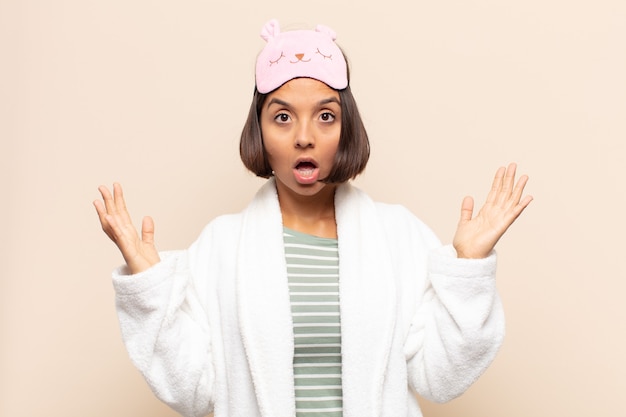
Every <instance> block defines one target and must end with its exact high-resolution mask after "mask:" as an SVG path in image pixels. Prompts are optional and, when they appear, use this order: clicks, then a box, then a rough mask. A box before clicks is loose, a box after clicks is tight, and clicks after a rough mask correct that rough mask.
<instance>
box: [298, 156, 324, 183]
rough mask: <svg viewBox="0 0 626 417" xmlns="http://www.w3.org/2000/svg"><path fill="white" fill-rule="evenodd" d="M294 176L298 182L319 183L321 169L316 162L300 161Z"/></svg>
mask: <svg viewBox="0 0 626 417" xmlns="http://www.w3.org/2000/svg"><path fill="white" fill-rule="evenodd" d="M294 174H295V176H296V179H297V180H298V182H300V183H302V184H311V183H314V182H316V181H317V177H318V175H319V169H318V167H317V164H316V163H315V162H314V161H300V162H298V163H297V164H296V166H295V167H294Z"/></svg>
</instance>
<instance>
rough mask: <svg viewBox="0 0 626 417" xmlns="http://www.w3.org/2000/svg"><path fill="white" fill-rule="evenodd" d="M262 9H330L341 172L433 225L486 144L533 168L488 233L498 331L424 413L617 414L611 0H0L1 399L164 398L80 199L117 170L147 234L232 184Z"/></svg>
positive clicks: (183, 236) (238, 181) (71, 405)
mask: <svg viewBox="0 0 626 417" xmlns="http://www.w3.org/2000/svg"><path fill="white" fill-rule="evenodd" d="M270 18H277V19H279V20H280V22H281V24H282V26H283V28H284V29H289V28H292V29H293V28H313V27H314V26H315V25H316V24H318V23H322V24H325V25H327V26H330V27H332V28H333V29H335V31H336V32H337V34H338V42H339V43H340V45H341V46H342V47H343V48H344V50H345V51H346V53H347V55H348V57H349V59H350V63H351V66H352V89H353V92H354V94H355V97H356V99H357V102H358V103H359V106H360V109H361V112H362V114H363V117H364V120H365V123H366V126H367V127H368V131H369V134H370V139H371V144H372V157H371V160H370V164H369V165H368V168H367V170H366V172H365V173H364V174H363V175H362V176H361V177H360V178H359V179H358V180H357V181H356V184H357V185H358V186H359V187H361V188H364V189H365V190H366V191H368V192H369V194H370V195H372V196H373V197H374V198H375V199H377V200H382V201H387V202H391V203H400V204H403V205H405V206H407V207H408V208H409V209H410V210H411V211H413V212H414V213H415V214H416V215H418V216H419V217H420V218H422V219H423V220H424V221H425V222H426V223H427V224H429V225H430V226H431V227H432V228H433V230H434V231H435V232H436V233H437V234H438V235H439V236H440V238H441V239H442V241H443V242H449V241H450V239H451V237H452V235H453V232H454V229H455V226H456V222H457V219H458V213H459V207H460V204H461V200H462V198H463V196H465V195H467V194H469V195H473V196H474V197H475V198H476V199H477V203H481V202H482V201H483V200H484V198H485V196H486V193H487V191H488V189H489V185H490V182H491V178H492V176H493V174H494V172H495V170H496V169H497V168H498V166H500V165H504V164H507V163H508V162H510V161H516V162H517V163H518V164H519V167H520V171H521V172H522V173H527V174H529V176H530V178H531V179H530V183H529V185H528V192H529V193H530V194H532V195H533V196H534V197H535V201H534V202H533V203H532V204H531V206H530V207H529V208H528V210H527V211H526V212H525V213H524V215H523V216H522V217H521V218H520V219H519V220H518V222H517V223H516V224H514V226H513V227H512V228H511V229H510V230H509V232H508V233H507V234H506V235H505V237H504V238H503V240H502V241H501V242H500V243H499V244H498V247H497V249H498V252H499V264H498V287H499V290H500V293H501V296H502V298H503V301H504V306H505V310H506V314H507V337H506V340H505V343H504V345H503V347H502V350H501V351H500V353H499V355H498V357H497V358H496V360H495V362H494V363H493V365H492V366H491V367H490V368H489V370H488V371H487V372H486V374H485V375H484V376H483V377H482V378H481V379H480V380H479V381H478V382H477V383H476V384H475V385H474V386H472V387H471V388H470V389H469V390H468V391H467V392H466V393H465V394H464V395H463V396H461V397H460V398H458V399H456V400H454V401H452V402H450V403H448V404H444V405H436V404H430V403H428V402H426V401H421V403H422V405H423V408H424V412H425V414H426V416H427V417H451V416H464V417H485V416H506V417H522V416H523V417H527V416H534V417H543V416H546V417H547V416H550V417H552V416H568V417H582V416H589V415H596V416H618V415H623V410H624V405H623V398H624V390H625V388H626V383H625V382H624V375H625V374H626V359H625V357H624V352H626V343H625V334H624V333H625V332H624V330H625V329H626V324H625V323H626V307H625V303H624V294H625V293H626V284H625V281H626V269H625V266H624V265H625V263H624V260H623V259H624V250H625V249H626V245H625V243H624V236H625V234H626V223H625V219H626V216H625V215H624V210H625V205H626V204H625V203H626V193H625V191H626V187H625V186H624V166H625V162H626V161H625V159H626V158H625V157H626V146H625V145H624V141H625V139H626V122H625V120H626V76H625V74H626V2H624V1H623V0H595V1H580V0H573V1H572V0H524V1H521V0H519V1H518V0H515V1H513V0H500V1H495V0H491V1H489V0H469V1H468V0H440V1H436V2H432V1H431V2H425V1H421V2H420V1H418V2H415V1H408V0H407V1H400V0H385V1H363V0H360V1H356V0H353V1H340V0H335V1H326V0H317V1H314V2H295V1H283V0H269V1H256V0H255V1H252V0H245V1H242V0H239V1H238V0H234V1H233V0H228V1H226V0H221V1H179V2H174V1H163V0H150V1H148V0H133V1H122V0H107V1H104V0H101V1H95V0H56V1H47V0H46V1H44V0H13V1H12V0H0V141H1V142H0V143H1V145H0V146H1V147H0V172H1V174H2V180H3V181H2V182H3V190H2V197H1V198H2V200H1V203H0V254H1V255H0V256H1V257H2V258H1V261H0V268H1V270H0V280H1V281H0V415H1V416H2V417H26V416H29V417H30V416H64V417H78V416H90V417H100V416H102V417H104V416H107V417H108V416H116V417H131V416H133V417H143V416H150V417H166V416H174V415H175V414H174V413H173V412H172V411H170V410H169V409H168V408H167V407H166V406H165V405H163V404H161V403H160V402H159V401H158V400H157V399H156V398H154V397H153V395H152V393H151V392H150V390H149V388H148V387H147V385H146V384H145V383H144V381H143V379H142V378H141V376H140V375H139V373H138V372H137V371H136V370H135V369H134V368H133V366H132V365H131V363H130V361H129V359H128V357H127V355H126V352H125V350H124V347H123V345H122V342H121V338H120V334H119V329H118V324H117V318H116V315H115V310H114V303H113V290H112V286H111V282H110V272H111V270H112V269H113V268H115V267H116V266H118V265H119V264H120V263H121V262H122V259H121V256H120V255H119V253H118V252H117V249H116V248H115V247H114V246H113V244H111V242H109V241H108V239H107V238H106V236H105V235H104V234H103V233H102V231H101V230H100V226H99V223H98V220H97V217H96V213H95V210H94V208H93V206H92V201H93V200H94V199H96V198H98V193H97V187H98V185H100V184H106V185H108V186H110V185H111V184H112V183H113V182H114V181H119V182H121V183H122V184H123V185H124V187H125V192H126V196H127V202H128V205H129V207H130V209H131V214H132V215H133V218H134V220H135V222H136V223H137V224H140V221H141V217H142V216H144V215H148V214H149V215H151V216H153V217H154V219H155V222H156V233H157V235H156V236H157V243H158V246H159V248H160V249H177V248H185V247H187V246H188V245H189V244H190V243H191V242H192V241H193V240H194V239H195V238H196V237H197V235H198V234H199V232H200V230H201V229H202V227H203V226H204V225H205V224H206V223H207V222H208V221H210V220H211V219H212V218H213V217H215V216H216V215H218V214H222V213H227V212H235V211H239V210H241V209H242V208H243V207H244V206H245V204H246V203H247V202H248V201H249V200H250V198H251V197H252V195H253V193H254V192H255V190H256V189H257V188H258V187H259V186H260V185H261V184H262V180H260V179H257V178H255V177H253V176H252V175H250V174H248V173H247V172H246V171H245V169H244V168H243V165H242V164H241V162H240V161H239V156H238V139H239V133H240V130H241V127H242V125H243V122H244V119H245V116H246V114H247V110H248V106H249V103H250V100H251V97H252V91H253V87H254V80H253V70H254V61H255V56H256V54H257V53H258V51H259V50H260V49H261V48H262V47H263V40H262V39H261V38H260V37H259V33H260V30H261V27H262V26H263V24H264V23H265V22H266V21H267V20H269V19H270Z"/></svg>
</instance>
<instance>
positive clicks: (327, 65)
mask: <svg viewBox="0 0 626 417" xmlns="http://www.w3.org/2000/svg"><path fill="white" fill-rule="evenodd" d="M261 37H262V38H263V39H265V40H266V41H267V45H265V48H263V50H262V51H261V53H260V54H259V56H258V58H257V61H256V87H257V90H259V92H260V93H263V94H266V93H269V92H270V91H273V90H275V89H277V88H278V87H280V86H281V85H283V84H285V83H286V82H287V81H289V80H292V79H294V78H299V77H306V78H314V79H316V80H319V81H321V82H323V83H325V84H327V85H328V86H329V87H331V88H334V89H335V90H343V89H344V88H346V87H347V86H348V69H347V65H346V60H345V58H344V56H343V53H342V52H341V50H340V49H339V47H338V46H337V44H336V43H335V39H336V37H337V36H336V34H335V32H334V31H333V30H332V29H330V28H327V27H325V26H322V25H318V26H317V27H316V28H315V31H313V30H292V31H287V32H282V33H281V32H280V27H279V25H278V21H276V20H270V21H269V22H267V23H266V24H265V26H263V30H262V31H261Z"/></svg>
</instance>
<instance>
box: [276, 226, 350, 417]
mask: <svg viewBox="0 0 626 417" xmlns="http://www.w3.org/2000/svg"><path fill="white" fill-rule="evenodd" d="M283 237H284V244H285V256H286V261H287V276H288V280H289V295H290V298H291V313H292V316H293V327H294V329H293V330H294V337H295V351H294V358H293V368H294V374H295V381H294V385H295V389H296V393H295V394H296V416H297V417H341V416H342V414H343V413H342V410H343V400H342V396H343V393H342V389H341V328H340V322H339V252H338V246H337V239H329V238H320V237H316V236H312V235H307V234H304V233H300V232H297V231H294V230H291V229H288V228H284V234H283Z"/></svg>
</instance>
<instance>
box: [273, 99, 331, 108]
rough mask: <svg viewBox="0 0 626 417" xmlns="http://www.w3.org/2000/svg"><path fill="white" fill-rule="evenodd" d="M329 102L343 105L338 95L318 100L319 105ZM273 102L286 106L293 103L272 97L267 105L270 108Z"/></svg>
mask: <svg viewBox="0 0 626 417" xmlns="http://www.w3.org/2000/svg"><path fill="white" fill-rule="evenodd" d="M329 103H337V104H339V105H341V102H340V101H339V99H338V98H337V97H329V98H325V99H323V100H320V101H318V102H317V105H318V106H323V105H325V104H329ZM272 104H278V105H280V106H284V107H291V105H290V104H289V103H287V102H286V101H283V100H281V99H279V98H275V97H274V98H272V99H271V100H270V101H269V102H268V103H267V107H268V108H269V107H270V106H271V105H272Z"/></svg>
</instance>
